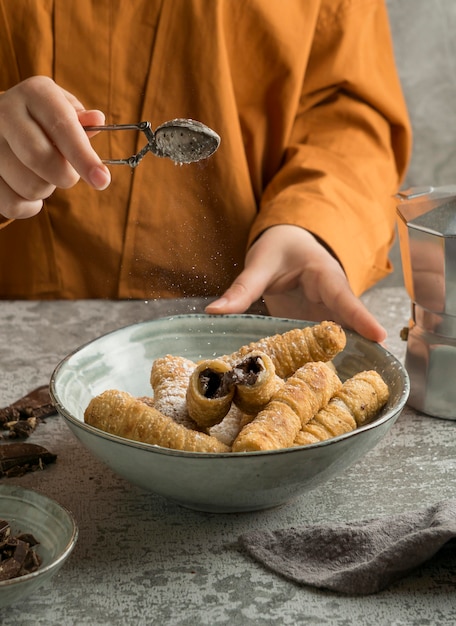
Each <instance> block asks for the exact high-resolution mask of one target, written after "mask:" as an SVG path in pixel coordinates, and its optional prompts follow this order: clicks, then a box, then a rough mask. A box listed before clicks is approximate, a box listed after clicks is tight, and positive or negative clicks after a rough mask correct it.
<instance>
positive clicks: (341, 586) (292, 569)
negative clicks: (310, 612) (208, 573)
mask: <svg viewBox="0 0 456 626" xmlns="http://www.w3.org/2000/svg"><path fill="white" fill-rule="evenodd" d="M454 538H456V500H445V501H442V502H438V503H437V504H434V505H431V506H428V507H426V508H424V509H421V510H418V511H412V512H408V513H402V514H399V515H394V516H385V517H382V518H378V519H368V520H362V521H358V522H347V523H331V524H329V523H327V524H316V525H309V526H303V527H299V528H289V529H283V530H275V531H269V530H255V531H252V532H248V533H245V534H243V535H241V536H240V543H241V546H243V548H244V549H245V550H246V551H247V552H248V553H249V554H250V555H251V556H252V557H253V558H255V559H256V560H258V561H259V562H260V563H262V564H263V565H264V566H266V567H267V568H269V569H270V570H272V571H274V572H276V573H278V574H281V575H282V576H285V577H286V578H288V579H290V580H293V581H294V582H297V583H300V584H304V585H311V586H314V587H321V588H326V589H331V590H333V591H338V592H342V593H346V594H351V595H367V594H371V593H375V592H377V591H380V590H381V589H384V588H385V587H387V586H388V585H390V584H391V583H392V582H394V581H396V580H398V579H400V578H402V577H403V576H405V575H406V574H408V573H409V572H410V571H412V570H413V569H414V568H416V567H418V566H419V565H420V564H422V563H424V562H425V561H427V560H428V559H430V558H431V557H432V556H434V555H435V554H436V553H437V552H438V551H439V550H440V549H441V548H442V547H443V546H444V545H445V544H447V543H448V542H449V541H451V540H452V539H454Z"/></svg>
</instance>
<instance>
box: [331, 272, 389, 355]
mask: <svg viewBox="0 0 456 626" xmlns="http://www.w3.org/2000/svg"><path fill="white" fill-rule="evenodd" d="M330 290H331V291H330V293H327V292H326V293H325V292H324V291H323V293H322V302H323V304H324V305H325V306H326V307H327V308H328V309H330V310H332V311H337V312H338V315H339V317H340V319H341V323H342V325H344V326H346V327H347V328H352V329H353V330H355V331H356V332H357V333H359V334H360V335H362V336H363V337H366V339H370V340H371V341H376V342H379V343H380V342H382V341H384V340H385V338H386V330H385V329H384V328H383V326H382V325H381V324H380V323H379V322H378V321H377V319H376V318H375V317H374V316H373V315H372V313H370V311H369V310H368V309H367V308H366V307H365V306H364V304H363V303H362V302H361V300H359V298H357V297H356V296H355V295H354V294H353V292H352V291H351V289H350V287H349V286H348V283H347V284H345V285H344V284H343V283H342V284H341V285H339V286H338V288H337V291H336V292H334V284H332V285H331V287H330Z"/></svg>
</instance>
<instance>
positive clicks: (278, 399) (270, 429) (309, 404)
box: [233, 362, 342, 452]
mask: <svg viewBox="0 0 456 626" xmlns="http://www.w3.org/2000/svg"><path fill="white" fill-rule="evenodd" d="M341 386H342V383H341V381H340V379H339V377H338V376H337V374H336V373H335V372H334V369H333V368H330V367H328V366H327V365H326V363H323V362H315V363H314V362H311V363H306V364H305V365H303V366H302V367H301V368H299V369H298V370H297V371H296V372H295V374H294V375H293V376H291V377H290V378H289V379H288V380H287V381H286V382H285V384H284V385H283V386H282V387H280V388H279V389H278V390H277V392H276V393H274V394H273V396H272V398H271V401H270V402H269V404H268V405H267V406H266V407H265V409H263V411H260V413H258V415H257V416H256V417H255V418H254V419H253V420H252V421H251V422H250V423H249V424H247V425H246V426H244V428H243V429H242V430H241V432H240V433H239V435H238V436H237V437H236V439H235V441H234V443H233V452H252V451H255V450H276V449H279V448H288V447H290V446H292V445H293V442H294V440H295V438H296V436H297V434H298V432H299V431H300V430H301V429H302V428H303V426H304V425H305V424H307V422H309V421H310V420H311V419H312V417H313V416H314V415H315V414H316V413H317V412H318V411H319V410H320V409H321V408H323V407H324V406H325V405H326V404H327V403H328V402H329V400H330V398H332V396H333V395H334V394H335V393H336V392H337V391H338V390H339V389H340V388H341Z"/></svg>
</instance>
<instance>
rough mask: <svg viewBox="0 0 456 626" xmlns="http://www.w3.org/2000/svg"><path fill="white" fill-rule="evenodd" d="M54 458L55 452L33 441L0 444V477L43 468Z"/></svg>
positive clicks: (55, 457)
mask: <svg viewBox="0 0 456 626" xmlns="http://www.w3.org/2000/svg"><path fill="white" fill-rule="evenodd" d="M56 459H57V455H56V454H52V453H51V452H49V450H47V449H46V448H44V447H43V446H39V445H37V444H34V443H4V444H0V477H2V476H22V475H23V474H25V473H26V472H34V471H36V470H39V469H44V468H45V467H46V465H48V464H49V463H54V461H55V460H56Z"/></svg>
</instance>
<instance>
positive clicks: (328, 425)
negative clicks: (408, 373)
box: [294, 370, 389, 446]
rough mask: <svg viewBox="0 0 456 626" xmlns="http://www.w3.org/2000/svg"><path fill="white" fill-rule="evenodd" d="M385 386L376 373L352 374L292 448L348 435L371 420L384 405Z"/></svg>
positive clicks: (386, 390)
mask: <svg viewBox="0 0 456 626" xmlns="http://www.w3.org/2000/svg"><path fill="white" fill-rule="evenodd" d="M388 397H389V390H388V386H387V385H386V383H385V382H384V380H383V379H382V377H381V376H380V374H378V373H377V372H375V371H373V370H368V371H364V372H360V373H359V374H355V375H354V376H353V377H352V378H349V379H348V380H346V381H345V383H344V384H343V385H342V387H341V389H340V390H339V391H338V392H336V394H335V395H334V396H333V397H332V398H331V400H330V401H329V402H328V404H327V405H326V406H325V407H323V408H322V409H321V410H320V411H319V412H318V413H317V414H316V415H315V417H313V418H312V419H311V420H310V422H308V424H306V425H305V426H304V427H303V428H302V430H301V431H300V432H299V433H298V434H297V435H296V438H295V440H294V445H295V446H305V445H308V444H310V443H316V442H318V441H324V440H325V439H330V438H331V437H337V435H342V434H343V433H347V432H350V431H352V430H354V429H355V428H357V427H358V426H362V425H363V424H366V423H367V422H369V421H370V420H371V419H373V418H374V417H375V416H376V415H377V414H378V413H379V411H380V409H381V408H383V406H384V405H385V404H386V402H387V400H388Z"/></svg>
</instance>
